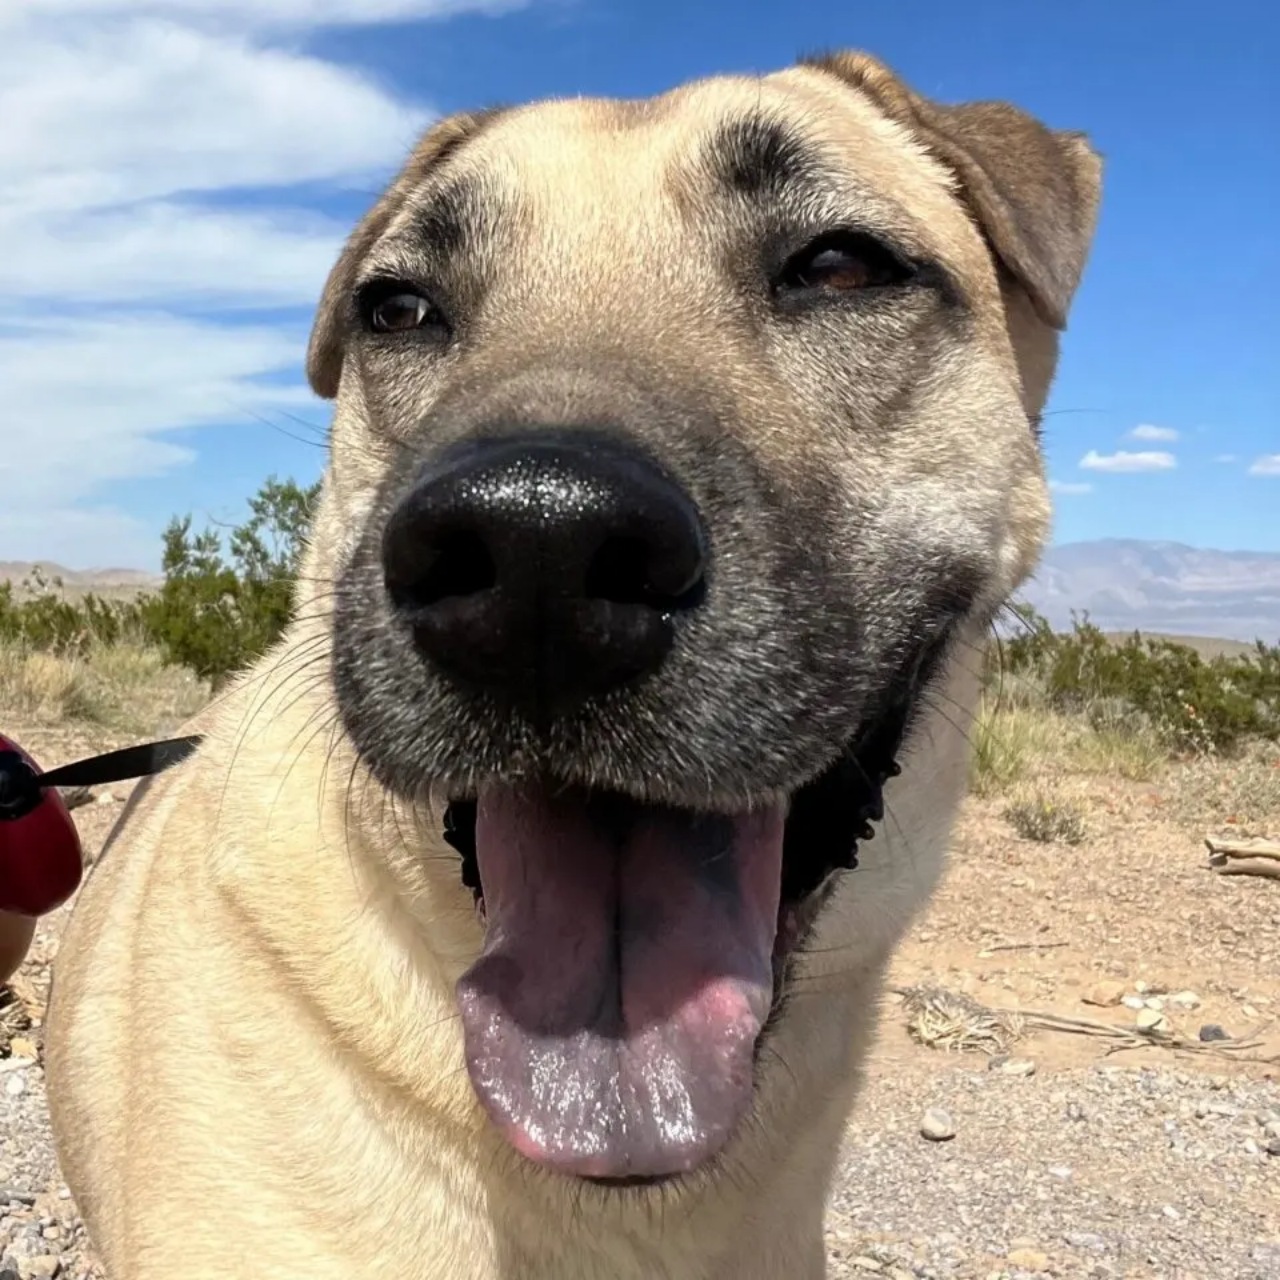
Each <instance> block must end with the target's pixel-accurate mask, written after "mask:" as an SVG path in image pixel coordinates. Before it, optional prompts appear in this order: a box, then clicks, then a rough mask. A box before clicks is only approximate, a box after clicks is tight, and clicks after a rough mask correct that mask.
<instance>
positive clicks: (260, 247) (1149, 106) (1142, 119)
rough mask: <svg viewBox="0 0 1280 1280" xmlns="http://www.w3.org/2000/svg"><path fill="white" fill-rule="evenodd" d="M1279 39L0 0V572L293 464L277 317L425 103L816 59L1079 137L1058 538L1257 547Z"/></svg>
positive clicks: (1266, 35) (604, 0) (1279, 178)
mask: <svg viewBox="0 0 1280 1280" xmlns="http://www.w3.org/2000/svg"><path fill="white" fill-rule="evenodd" d="M1278 35H1280V16H1278V11H1277V10H1276V9H1275V8H1274V7H1273V6H1270V5H1266V4H1262V3H1246V2H1243V0H1240V2H1237V3H1232V4H1223V5H1219V6H1215V7H1214V8H1212V9H1208V8H1206V7H1204V6H1201V5H1192V4H1190V3H1185V2H1184V0H1173V2H1166V3H1155V2H1154V0H1131V2H1130V3H1125V4H1116V3H1114V0H1109V2H1108V3H1106V4H1103V3H1100V2H1097V0H1086V2H1084V3H1080V2H1077V3H1073V4H1071V5H1051V4H1039V3H1032V2H1030V0H984V2H982V3H971V4H965V5H956V4H952V3H941V2H936V3H935V2H929V3H908V2H906V0H893V2H892V3H890V2H889V0H884V2H883V3H881V4H879V5H851V4H849V3H848V0H842V2H839V3H837V2H836V0H818V2H814V3H809V4H802V3H793V4H790V5H765V4H758V3H749V2H740V3H733V4H730V3H727V2H726V3H694V2H691V0H685V3H671V2H669V0H527V2H526V3H519V2H518V0H6V4H5V7H4V13H3V15H0V119H3V120H5V121H6V130H5V137H4V138H3V139H0V187H3V189H4V190H5V191H6V192H7V193H8V194H7V196H6V207H4V208H3V209H0V385H3V386H4V387H5V388H6V394H5V397H4V400H3V402H0V432H3V433H4V436H5V438H6V440H9V439H14V440H17V441H18V442H19V446H18V447H19V452H20V453H21V455H22V456H21V457H20V458H19V457H18V456H16V455H15V454H14V453H13V452H12V451H11V450H10V449H9V448H8V447H6V449H5V450H3V451H0V485H2V486H3V492H4V493H5V499H4V502H2V503H0V560H3V559H31V558H36V557H48V558H53V559H58V560H61V561H62V562H63V563H66V564H68V565H71V566H73V567H90V566H101V565H104V564H129V565H138V566H140V567H153V566H154V565H155V564H156V562H157V560H158V552H159V531H160V529H161V528H162V527H163V525H164V523H165V522H166V521H167V519H168V518H169V516H170V515H171V514H173V513H175V512H186V511H193V512H194V513H195V514H196V517H197V520H203V519H205V518H213V519H218V520H225V519H232V518H235V517H236V516H237V515H238V514H239V513H240V511H241V509H242V507H241V500H242V498H243V496H244V495H245V494H247V493H248V492H250V491H252V490H253V489H255V488H256V487H257V485H258V484H259V483H260V481H261V480H262V479H263V478H264V477H265V476H266V475H267V474H269V473H272V472H275V473H277V474H281V475H294V476H296V477H297V478H299V479H303V480H307V479H311V478H312V477H314V476H315V475H316V474H318V471H319V468H320V466H321V464H322V458H323V453H322V449H321V447H320V445H321V442H322V439H323V433H324V427H325V423H326V422H327V418H328V406H327V405H325V404H323V403H321V402H319V401H317V400H315V399H314V398H313V397H312V396H311V395H310V393H309V392H307V391H306V390H305V387H304V386H303V384H302V378H301V364H302V348H303V344H304V342H305V337H306V330H307V325H308V321H309V315H310V309H311V307H312V306H313V305H314V301H315V298H316V297H317V296H318V293H319V289H320V286H321V283H322V281H323V278H324V274H325V272H326V271H327V269H328V266H329V264H330V262H331V261H332V258H333V255H334V253H335V251H336V247H337V244H338V243H339V241H340V239H341V237H342V235H343V234H344V233H345V231H346V230H347V229H348V228H349V226H350V224H351V222H352V221H353V220H354V219H355V218H356V217H357V216H358V215H359V214H360V212H361V211H362V210H363V209H364V208H365V207H366V206H367V204H368V203H369V202H370V200H371V199H372V197H373V195H374V193H375V192H376V191H377V189H378V188H379V186H380V184H381V183H382V182H384V181H385V180H386V178H387V177H388V176H389V174H390V173H391V171H392V170H393V169H394V167H395V165H396V162H397V161H398V160H399V159H400V157H401V156H402V155H403V154H404V152H405V150H406V149H407V147H408V146H409V145H410V144H411V142H412V140H413V138H414V136H415V134H416V133H417V131H418V130H419V129H420V128H421V127H422V126H423V125H425V124H426V123H427V122H428V121H429V120H430V118H431V117H432V116H433V115H435V114H438V113H441V112H448V111H452V110H456V109H460V108H465V107H474V106H482V105H485V104H486V103H491V102H511V101H520V100H524V99H529V98H534V97H539V96H544V95H566V94H618V95H626V96H633V95H641V94H647V93H653V92H658V91H661V90H662V89H664V88H666V87H669V86H670V85H672V84H675V83H677V82H679V81H681V80H684V79H686V78H689V77H692V76H698V75H706V74H713V73H715V72H717V71H735V72H741V71H747V72H752V71H767V70H770V69H773V68H776V67H779V66H783V65H786V64H787V63H788V62H790V61H792V60H793V59H794V57H795V56H796V55H797V54H800V53H803V52H808V51H812V50H815V49H819V48H828V47H839V46H846V47H860V48H864V49H867V50H869V51H871V52H873V53H876V54H878V55H879V56H881V57H882V58H884V59H885V60H886V61H888V62H889V63H890V65H892V66H894V67H895V69H897V70H898V71H899V72H900V73H901V74H902V75H903V76H904V77H906V78H907V79H908V80H909V81H910V82H911V83H912V84H913V85H914V87H916V88H917V89H919V90H920V91H922V92H924V93H926V94H929V95H932V96H936V97H938V98H940V99H943V100H948V101H957V100H961V99H964V98H975V97H1007V98H1009V99H1011V100H1013V101H1016V102H1017V103H1019V104H1020V105H1022V106H1024V107H1026V108H1027V109H1029V110H1031V111H1033V112H1034V113H1036V114H1037V115H1039V116H1041V117H1042V118H1043V119H1045V120H1046V121H1047V122H1048V123H1050V124H1052V125H1055V126H1059V127H1064V128H1078V129H1084V130H1086V131H1088V132H1089V133H1090V134H1091V135H1092V137H1093V140H1094V142H1095V145H1097V146H1098V148H1099V149H1100V150H1101V151H1102V152H1103V153H1104V156H1105V158H1106V163H1107V173H1106V186H1105V191H1104V198H1103V207H1102V215H1101V221H1100V226H1099V232H1098V238H1097V241H1096V245H1095V248H1094V251H1093V255H1092V258H1091V261H1090V264H1089V267H1088V272H1087V275H1086V278H1085V282H1084V284H1083V286H1082V288H1081V290H1080V293H1079V295H1078V297H1077V300H1076V303H1075V307H1074V310H1073V313H1072V317H1071V325H1070V329H1069V331H1068V333H1067V335H1066V336H1065V339H1064V347H1063V360H1062V364H1061V369H1060V374H1059V379H1058V383H1057V386H1056V388H1055V391H1054V394H1053V397H1052V400H1051V403H1050V412H1049V415H1048V417H1047V418H1046V438H1047V448H1048V456H1049V469H1050V474H1051V476H1052V478H1053V481H1054V483H1055V486H1056V487H1057V493H1056V503H1057V523H1056V540H1058V541H1074V540H1079V539H1084V538H1095V537H1135V538H1157V539H1175V540H1179V541H1184V542H1189V543H1193V544H1196V545H1201V546H1213V547H1219V548H1226V549H1233V548H1240V549H1244V548H1251V549H1258V550H1280V373H1278V372H1277V370H1280V359H1278V358H1277V353H1280V325H1277V321H1276V302H1275V297H1276V295H1277V292H1278V291H1280V270H1278V252H1277V238H1278V237H1277V235H1276V230H1275V227H1276V214H1275V210H1276V208H1277V205H1278V203H1280V152H1278V151H1277V148H1276V145H1275V128H1276V124H1277V120H1278V119H1280V97H1278V95H1277V90H1276V89H1275V88H1273V87H1271V85H1270V84H1268V83H1267V80H1268V74H1267V71H1268V69H1267V66H1266V64H1267V62H1268V60H1270V61H1271V62H1272V64H1273V65H1274V62H1275V56H1276V55H1275V51H1276V49H1277V36H1278ZM24 442H25V443H26V444H27V446H28V449H27V450H26V451H23V447H22V446H23V443H24Z"/></svg>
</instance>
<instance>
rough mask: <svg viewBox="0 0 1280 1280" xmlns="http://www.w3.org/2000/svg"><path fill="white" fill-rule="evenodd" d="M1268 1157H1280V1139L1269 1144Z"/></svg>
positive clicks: (1273, 1139)
mask: <svg viewBox="0 0 1280 1280" xmlns="http://www.w3.org/2000/svg"><path fill="white" fill-rule="evenodd" d="M1267 1155H1269V1156H1280V1138H1272V1139H1271V1141H1270V1142H1268V1143H1267Z"/></svg>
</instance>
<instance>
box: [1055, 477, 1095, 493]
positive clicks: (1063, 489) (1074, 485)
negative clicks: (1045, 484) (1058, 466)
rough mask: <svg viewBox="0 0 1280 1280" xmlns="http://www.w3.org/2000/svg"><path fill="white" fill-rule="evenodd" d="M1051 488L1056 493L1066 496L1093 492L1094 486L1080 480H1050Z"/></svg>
mask: <svg viewBox="0 0 1280 1280" xmlns="http://www.w3.org/2000/svg"><path fill="white" fill-rule="evenodd" d="M1049 488H1050V489H1051V490H1052V491H1053V492H1054V493H1061V494H1064V495H1065V494H1080V493H1092V492H1093V485H1091V484H1088V483H1087V482H1084V481H1078V480H1050V481H1049Z"/></svg>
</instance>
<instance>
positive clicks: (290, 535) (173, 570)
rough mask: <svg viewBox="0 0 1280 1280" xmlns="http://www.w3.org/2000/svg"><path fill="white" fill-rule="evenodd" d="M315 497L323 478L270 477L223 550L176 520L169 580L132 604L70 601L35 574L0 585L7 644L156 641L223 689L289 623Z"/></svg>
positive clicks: (88, 646)
mask: <svg viewBox="0 0 1280 1280" xmlns="http://www.w3.org/2000/svg"><path fill="white" fill-rule="evenodd" d="M318 493H319V485H318V484H316V485H312V486H311V487H310V488H305V489H304V488H302V487H300V486H299V485H297V484H296V483H294V481H292V480H285V481H278V480H276V479H275V478H274V477H273V478H271V479H269V480H268V481H267V482H266V483H265V484H264V485H263V487H262V488H261V489H260V490H259V492H258V494H257V495H256V496H255V497H253V498H252V499H250V502H249V510H250V515H249V519H248V520H247V521H246V522H245V523H244V524H243V525H241V526H240V527H239V528H237V529H233V530H232V531H231V533H230V535H229V537H228V538H227V540H226V549H225V551H224V546H223V539H222V536H221V535H220V534H219V533H218V532H217V531H216V530H213V529H206V530H205V531H204V532H201V533H193V532H192V528H191V517H190V516H186V517H184V518H182V519H176V518H175V519H174V520H173V521H172V523H171V524H170V525H169V527H168V529H167V530H166V531H165V535H164V585H163V586H162V587H161V588H160V590H159V591H157V592H155V593H153V594H149V595H139V596H138V597H137V598H136V599H134V600H107V599H104V598H102V597H100V596H96V595H87V596H84V597H82V598H81V599H79V600H72V599H69V598H67V597H66V595H65V594H64V593H63V591H62V584H61V583H60V582H57V581H49V580H47V579H45V578H44V577H43V576H42V575H40V574H39V573H38V572H37V573H36V574H33V575H32V577H31V578H29V579H28V580H27V581H26V582H25V583H23V584H22V586H21V588H19V589H15V588H14V587H13V586H12V585H10V584H8V583H3V584H0V641H4V642H7V643H8V645H9V646H10V647H12V648H19V649H21V650H23V651H30V652H35V653H53V654H56V655H58V656H61V657H68V658H74V657H83V656H85V655H87V654H88V653H90V652H92V651H98V650H101V649H104V648H110V647H112V646H114V645H119V644H124V643H129V644H134V645H137V646H139V647H154V648H156V649H158V650H160V652H161V653H163V654H164V655H165V656H166V657H167V658H168V660H169V661H170V662H171V663H173V664H175V665H178V666H183V667H186V668H188V669H189V670H191V671H193V672H194V673H195V674H196V675H197V676H199V677H200V678H201V679H202V680H208V681H210V682H211V683H212V685H213V687H214V688H215V689H216V688H217V687H218V686H219V685H221V684H223V683H225V681H226V680H227V679H228V678H229V677H230V676H231V675H233V674H234V673H235V672H236V671H239V670H240V669H242V668H243V667H246V666H248V665H249V664H250V663H251V662H252V661H253V660H254V659H255V658H257V657H258V655H259V654H261V653H262V652H263V651H264V650H265V649H266V648H267V647H268V646H269V645H270V644H272V643H273V642H274V641H275V640H276V638H277V637H278V636H279V635H280V633H281V632H282V631H283V630H284V627H285V625H286V624H287V623H288V620H289V616H290V613H291V611H292V609H293V593H294V583H295V580H296V578H297V572H298V563H299V559H300V557H301V554H302V547H303V540H304V538H305V536H306V531H307V527H308V525H309V523H310V519H311V512H312V508H313V506H314V503H315V500H316V497H317V495H318Z"/></svg>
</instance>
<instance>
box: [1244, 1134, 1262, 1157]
mask: <svg viewBox="0 0 1280 1280" xmlns="http://www.w3.org/2000/svg"><path fill="white" fill-rule="evenodd" d="M1244 1149H1245V1153H1246V1154H1247V1155H1251V1156H1256V1155H1258V1154H1259V1153H1260V1152H1261V1151H1262V1148H1261V1147H1260V1146H1258V1140H1257V1139H1256V1138H1246V1139H1245V1140H1244Z"/></svg>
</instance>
